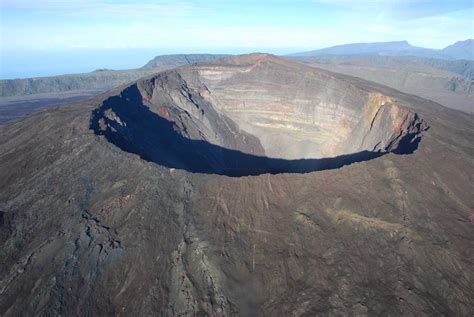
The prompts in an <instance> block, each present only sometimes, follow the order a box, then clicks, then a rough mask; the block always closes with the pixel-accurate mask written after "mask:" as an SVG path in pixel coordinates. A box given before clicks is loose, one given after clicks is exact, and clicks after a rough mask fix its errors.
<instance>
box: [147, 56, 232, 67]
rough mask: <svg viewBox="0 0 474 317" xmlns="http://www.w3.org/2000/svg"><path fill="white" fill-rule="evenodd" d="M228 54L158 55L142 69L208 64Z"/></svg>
mask: <svg viewBox="0 0 474 317" xmlns="http://www.w3.org/2000/svg"><path fill="white" fill-rule="evenodd" d="M227 56H229V55H228V54H173V55H158V56H156V57H155V58H153V59H152V60H150V61H149V62H148V63H146V65H145V66H143V67H142V69H151V68H161V67H176V66H181V65H188V64H194V63H200V62H209V61H213V60H216V59H219V58H223V57H227Z"/></svg>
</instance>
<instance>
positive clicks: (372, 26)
mask: <svg viewBox="0 0 474 317" xmlns="http://www.w3.org/2000/svg"><path fill="white" fill-rule="evenodd" d="M473 14H474V11H473V2H472V0H468V1H465V0H461V1H449V0H446V1H441V0H438V1H426V0H378V1H377V0H370V1H350V0H333V1H331V0H307V1H303V0H301V1H300V0H294V1H281V0H275V1H248V0H233V1H232V0H229V1H219V0H211V1H191V0H189V1H152V0H137V1H131V0H1V25H0V26H1V57H2V65H1V77H2V78H11V77H25V76H40V75H51V74H59V73H64V72H81V71H90V70H93V69H95V68H103V67H104V68H132V67H139V66H141V65H142V64H144V63H145V62H146V61H147V59H149V58H151V57H153V56H154V55H157V54H167V53H182V52H185V53H191V52H210V53H213V52H216V53H217V52H230V53H246V52H253V51H266V52H271V53H276V54H281V53H289V52H294V51H300V50H310V49H316V48H322V47H327V46H332V45H338V44H345V43H354V42H377V41H392V40H408V41H409V42H410V43H411V44H412V45H417V46H424V47H432V48H442V47H445V46H447V45H449V44H452V43H453V42H455V41H458V40H464V39H467V38H472V37H473V33H474V30H473V28H474V26H473V20H474V17H473Z"/></svg>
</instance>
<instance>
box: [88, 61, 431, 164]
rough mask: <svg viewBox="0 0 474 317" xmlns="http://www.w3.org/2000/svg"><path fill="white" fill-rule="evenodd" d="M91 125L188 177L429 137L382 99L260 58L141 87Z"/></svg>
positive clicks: (109, 104)
mask: <svg viewBox="0 0 474 317" xmlns="http://www.w3.org/2000/svg"><path fill="white" fill-rule="evenodd" d="M94 122H95V123H94ZM94 125H95V126H96V128H95V130H96V132H97V133H98V134H106V135H108V136H109V140H110V141H112V142H113V143H115V144H117V145H119V146H120V147H122V148H124V149H126V150H128V151H131V152H134V153H138V154H141V156H142V157H144V158H146V159H148V160H151V161H154V162H157V163H159V164H164V165H166V166H170V167H178V168H186V167H188V166H189V165H193V167H194V168H193V169H192V170H193V171H207V170H220V171H222V170H229V169H233V170H235V169H240V170H241V169H248V168H250V167H252V169H253V168H254V167H255V165H265V166H270V167H271V168H273V169H276V170H279V169H280V168H281V166H283V165H285V164H287V162H285V161H284V160H308V159H312V160H315V159H323V158H334V157H341V156H347V155H352V154H354V153H366V152H370V153H385V152H396V153H402V154H403V153H411V152H413V151H414V149H416V147H417V145H418V142H419V141H420V138H421V134H422V132H423V131H424V130H425V129H426V128H427V125H426V123H425V122H424V121H423V120H422V119H421V118H420V117H419V116H418V115H417V114H416V113H415V112H413V111H410V110H408V109H405V108H403V107H400V106H399V105H398V104H397V101H396V100H392V99H391V98H389V97H387V96H384V95H383V94H381V93H377V92H370V91H366V90H363V89H361V88H358V87H356V86H354V85H353V84H351V83H349V82H348V81H345V80H343V79H339V78H338V77H336V76H334V75H333V74H331V73H329V72H326V71H321V70H317V69H313V68H310V67H306V66H304V65H301V64H298V63H295V62H290V61H287V60H284V59H281V58H277V57H274V56H271V55H265V54H252V55H247V56H244V57H239V58H232V57H231V58H226V59H222V60H220V61H217V62H212V63H207V64H197V65H194V66H191V67H189V66H188V67H182V68H178V69H176V70H171V71H167V72H163V73H160V74H158V75H156V76H153V77H151V78H147V79H143V80H140V81H138V82H137V83H135V84H133V85H131V86H129V87H127V88H125V89H124V90H122V92H121V93H120V94H119V95H116V96H112V97H110V98H109V99H107V100H105V102H104V103H103V105H102V107H100V108H99V109H97V110H96V111H95V113H94V115H93V118H92V126H94ZM229 151H231V152H229ZM232 151H235V152H232ZM249 155H250V156H252V157H249ZM191 157H194V159H191ZM255 157H258V158H259V159H255ZM261 158H266V160H262V159H261ZM271 160H274V161H271ZM275 160H276V161H275ZM196 164H200V165H203V166H206V168H204V167H202V166H201V167H199V168H196ZM333 165H334V164H333ZM336 165H337V166H339V165H340V164H336ZM283 169H284V171H292V170H294V168H293V167H291V168H289V167H287V165H285V167H284V168H283ZM318 169H323V167H321V166H319V167H317V168H316V167H315V168H314V169H311V168H305V169H304V170H305V171H311V170H318ZM299 170H301V168H300V169H299ZM263 171H266V170H263ZM269 171H270V172H272V171H273V170H269Z"/></svg>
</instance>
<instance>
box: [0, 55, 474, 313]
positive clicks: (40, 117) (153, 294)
mask: <svg viewBox="0 0 474 317" xmlns="http://www.w3.org/2000/svg"><path fill="white" fill-rule="evenodd" d="M295 79H300V80H299V81H295ZM285 98H286V99H285ZM239 100H240V102H239ZM244 101H245V107H244V106H243V103H244ZM312 101H314V102H312ZM322 103H325V105H326V106H321V104H322ZM285 106H286V108H285ZM242 109H245V111H242ZM326 110H327V113H326V112H325V111H326ZM265 118H268V121H264V119H265ZM311 120H314V123H313V125H315V126H317V127H318V129H320V131H321V133H322V135H323V137H321V138H320V139H318V138H317V137H316V136H317V133H316V132H314V131H312V130H311V129H310V127H312V125H311V124H310V123H309V122H307V121H311ZM278 122H280V124H278ZM428 125H429V127H430V128H429V130H427V129H426V128H427V126H428ZM473 127H474V118H473V117H472V116H470V115H467V114H463V113H460V112H456V111H452V110H449V109H446V108H444V107H441V106H439V105H437V104H435V103H432V102H430V101H427V100H425V99H421V98H418V97H415V96H409V95H404V94H402V93H400V92H398V91H395V90H392V89H389V88H387V87H383V86H378V85H376V84H374V83H370V82H366V81H363V80H360V79H357V78H353V77H347V76H344V75H340V74H334V73H330V72H327V71H323V70H317V69H314V68H310V67H307V66H304V65H301V64H297V63H292V62H288V61H286V60H281V59H279V58H275V57H272V56H266V55H250V56H242V57H236V58H229V59H225V60H223V61H219V62H212V63H206V64H200V65H192V66H186V67H183V68H179V69H177V70H173V71H167V72H163V73H160V74H157V75H153V76H152V77H150V78H147V79H143V80H140V81H138V82H136V83H135V84H132V85H130V86H129V87H126V88H120V89H117V90H114V91H111V92H109V93H107V94H104V95H102V96H100V97H97V98H95V99H92V100H89V101H87V102H81V103H78V104H75V105H71V106H68V107H61V108H57V109H51V110H48V111H44V112H39V113H36V114H34V115H32V116H30V117H28V118H26V119H24V120H22V121H20V122H17V123H14V124H11V125H8V126H6V127H3V128H1V133H0V157H1V159H0V178H1V179H2V182H1V183H0V210H1V213H0V226H1V227H0V245H1V247H0V259H1V262H0V295H1V296H0V314H1V315H4V316H16V315H42V314H44V315H59V314H60V315H127V316H128V315H157V314H158V315H163V316H176V315H188V316H193V315H210V316H238V315H240V316H293V315H294V316H297V315H298V316H300V315H311V316H314V315H321V316H327V315H360V316H364V315H387V316H399V315H418V316H423V315H427V316H428V315H459V316H469V315H472V313H473V311H474V307H473V303H472V300H471V298H472V297H473V296H474V288H473V286H472V285H473V280H474V275H473V272H472V263H473V262H474V257H473V254H472V252H470V250H472V248H473V247H474V242H473V240H472V239H471V236H472V230H473V228H474V227H473V226H474V214H473V207H474V199H473V197H472V195H471V193H472V191H473V189H474V188H473V183H472V179H473V177H474V163H473V160H472V157H473V154H474V146H473V144H472V140H473V137H474V129H473ZM325 129H330V130H331V131H332V132H326V130H325ZM306 130H308V133H307V134H305V131H306ZM275 131H278V133H277V134H279V135H280V136H281V138H280V139H281V144H282V146H280V147H278V143H279V142H278V140H279V139H278V137H276V136H275V137H268V138H267V135H272V132H275ZM347 131H349V132H347ZM288 134H289V135H291V136H292V137H294V138H295V139H297V138H303V137H307V139H308V143H307V145H306V147H305V146H303V145H302V143H301V144H298V143H297V140H296V143H297V144H298V145H297V146H293V145H292V143H291V141H288V140H286V138H285V136H286V135H288ZM406 136H409V137H406ZM420 136H421V142H419V141H420ZM326 140H332V141H334V142H335V144H336V145H337V146H335V147H334V149H332V148H331V147H330V146H329V143H330V142H325V141H326ZM283 145H284V146H283ZM376 145H377V146H376ZM408 145H417V148H414V147H412V146H408ZM320 147H321V148H320ZM306 149H307V150H306ZM361 150H362V151H367V152H369V153H373V154H374V153H375V154H377V155H373V156H371V157H364V158H363V159H359V160H350V161H349V162H346V163H352V164H339V166H335V165H334V164H335V163H334V161H331V162H330V163H324V164H323V165H321V162H320V161H319V162H317V164H316V165H313V166H310V168H307V169H303V170H301V169H299V170H298V168H296V169H295V170H288V169H286V170H285V168H287V167H288V166H297V167H301V158H302V157H304V155H306V154H307V155H308V157H312V155H315V156H314V157H312V158H314V159H316V160H317V159H318V158H319V159H320V160H321V159H323V160H326V159H333V158H334V156H331V155H330V154H333V153H334V154H335V155H338V156H340V155H348V154H354V151H361ZM373 151H374V152H373ZM379 151H380V152H379ZM395 152H399V153H395ZM295 153H298V154H297V155H296V154H295ZM355 153H357V152H355ZM400 154H406V155H400ZM310 155H311V156H310ZM338 156H336V157H338ZM232 160H233V161H232ZM246 160H251V163H252V164H251V165H254V163H258V165H257V166H262V165H260V164H263V166H264V167H265V168H262V169H260V170H257V171H255V170H254V173H248V174H252V175H253V176H243V177H235V176H242V175H244V174H245V173H242V169H237V170H236V169H233V170H231V171H234V172H236V171H237V172H238V173H236V174H237V175H236V174H234V175H231V176H234V177H229V176H226V174H228V173H227V172H228V167H235V166H237V167H242V166H243V167H247V166H246ZM268 161H270V165H269V166H270V167H271V168H270V169H269V168H268V166H265V164H267V163H268ZM304 161H305V162H306V161H311V159H307V160H304ZM229 162H230V163H229ZM282 162H283V163H285V164H286V165H284V166H283V167H284V168H283V169H282V170H279V169H278V168H277V169H275V165H272V164H275V163H278V164H280V163H282ZM232 164H234V165H232ZM235 164H237V165H235ZM336 165H337V164H336ZM277 167H280V168H281V165H278V166H277ZM321 167H322V168H321ZM243 171H244V172H248V169H246V168H244V169H243ZM282 171H283V172H286V173H282ZM197 172H200V173H197ZM270 172H271V173H270ZM288 172H291V173H288ZM301 172H306V173H301ZM219 174H224V175H219Z"/></svg>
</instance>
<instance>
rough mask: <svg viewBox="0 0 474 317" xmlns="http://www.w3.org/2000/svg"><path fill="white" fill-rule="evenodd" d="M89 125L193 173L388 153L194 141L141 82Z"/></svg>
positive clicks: (321, 163) (326, 164) (293, 169)
mask: <svg viewBox="0 0 474 317" xmlns="http://www.w3.org/2000/svg"><path fill="white" fill-rule="evenodd" d="M90 128H91V129H92V130H93V131H94V133H95V134H97V135H104V136H105V138H106V139H107V140H108V141H109V142H111V143H113V144H115V145H116V146H118V147H119V148H120V149H122V150H124V151H127V152H130V153H134V154H138V155H140V157H141V158H142V159H144V160H147V161H150V162H154V163H156V164H159V165H162V166H166V167H168V168H177V169H183V170H186V171H189V172H195V173H206V174H219V175H227V176H234V177H239V176H249V175H260V174H265V173H271V174H278V173H309V172H314V171H322V170H328V169H336V168H340V167H342V166H345V165H349V164H352V163H356V162H363V161H368V160H371V159H374V158H377V157H380V156H382V155H384V154H386V152H385V153H384V152H371V151H362V152H357V153H352V154H347V155H341V156H337V157H332V158H321V159H296V160H286V159H278V158H269V157H263V156H256V155H252V154H247V153H243V152H240V151H236V150H231V149H227V148H223V147H221V146H218V145H214V144H211V143H208V142H206V141H202V140H191V139H188V138H186V137H184V136H182V135H181V134H180V133H179V132H177V131H176V130H175V127H174V124H173V122H170V121H168V120H165V119H163V118H162V117H160V116H158V115H157V114H156V113H154V112H152V111H151V110H150V109H149V108H148V106H146V105H145V104H144V102H143V98H142V95H141V94H140V91H139V90H138V88H137V86H136V85H133V86H130V87H128V88H127V89H125V90H124V91H123V92H122V94H121V95H120V96H113V97H110V98H108V99H107V100H105V101H104V103H103V104H102V106H101V107H99V108H98V109H95V110H94V111H93V113H92V117H91V122H90ZM419 142H420V137H416V136H414V135H407V136H406V137H405V138H403V139H402V142H400V146H398V148H397V149H396V150H395V151H393V152H394V153H396V154H410V153H413V152H414V151H415V150H416V149H417V147H418V143H419Z"/></svg>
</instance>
